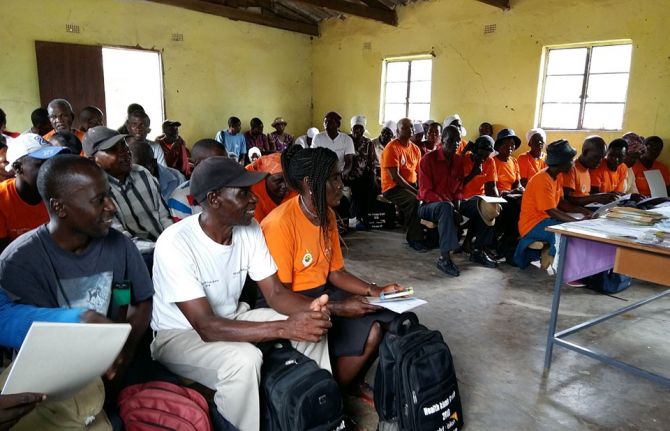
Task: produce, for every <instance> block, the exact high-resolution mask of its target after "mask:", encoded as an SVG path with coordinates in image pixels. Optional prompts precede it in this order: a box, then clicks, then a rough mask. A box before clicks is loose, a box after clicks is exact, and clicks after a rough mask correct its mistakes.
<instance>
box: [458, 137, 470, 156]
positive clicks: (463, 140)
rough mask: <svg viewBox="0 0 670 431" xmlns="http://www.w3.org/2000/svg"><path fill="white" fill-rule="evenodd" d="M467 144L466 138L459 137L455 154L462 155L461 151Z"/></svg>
mask: <svg viewBox="0 0 670 431" xmlns="http://www.w3.org/2000/svg"><path fill="white" fill-rule="evenodd" d="M467 146H468V140H467V139H465V138H462V139H461V143H460V144H458V148H456V154H460V155H463V151H465V147H467Z"/></svg>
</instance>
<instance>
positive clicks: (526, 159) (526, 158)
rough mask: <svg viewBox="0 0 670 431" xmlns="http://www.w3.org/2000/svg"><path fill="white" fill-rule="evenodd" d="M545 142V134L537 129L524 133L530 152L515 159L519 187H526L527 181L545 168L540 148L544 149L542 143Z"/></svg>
mask: <svg viewBox="0 0 670 431" xmlns="http://www.w3.org/2000/svg"><path fill="white" fill-rule="evenodd" d="M546 140H547V134H546V133H545V132H544V130H542V129H540V128H539V127H536V128H534V129H530V130H529V131H528V132H527V133H526V142H528V146H529V147H530V150H529V151H527V152H525V153H523V154H522V155H520V156H519V158H518V159H517V161H518V162H519V173H520V175H521V185H522V186H524V187H526V184H528V180H530V179H531V178H532V177H533V175H535V174H537V173H538V172H540V171H541V170H542V169H544V168H546V167H547V165H546V164H545V163H544V160H543V159H544V154H542V148H544V142H545V141H546Z"/></svg>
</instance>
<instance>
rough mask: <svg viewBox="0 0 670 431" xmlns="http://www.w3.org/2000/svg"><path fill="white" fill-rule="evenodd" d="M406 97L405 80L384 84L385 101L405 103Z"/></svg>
mask: <svg viewBox="0 0 670 431" xmlns="http://www.w3.org/2000/svg"><path fill="white" fill-rule="evenodd" d="M406 99H407V83H406V82H390V83H387V84H386V95H385V96H384V102H385V103H400V102H402V103H405V101H406Z"/></svg>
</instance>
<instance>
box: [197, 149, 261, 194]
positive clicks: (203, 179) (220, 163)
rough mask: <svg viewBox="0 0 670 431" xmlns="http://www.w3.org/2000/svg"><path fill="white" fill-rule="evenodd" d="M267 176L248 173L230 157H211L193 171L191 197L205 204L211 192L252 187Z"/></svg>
mask: <svg viewBox="0 0 670 431" xmlns="http://www.w3.org/2000/svg"><path fill="white" fill-rule="evenodd" d="M267 176H268V174H267V173H266V172H250V171H247V170H246V169H244V168H243V167H242V165H240V164H239V163H237V161H235V160H233V159H231V158H228V157H223V156H216V157H209V158H207V159H205V160H203V161H202V162H200V163H199V164H198V166H196V167H195V169H194V170H193V174H192V175H191V196H193V199H194V200H195V201H196V202H203V201H204V200H205V198H206V197H207V193H209V192H211V191H214V190H218V189H220V188H221V187H250V186H253V185H254V184H256V183H258V182H260V181H262V180H263V179H265V177H267Z"/></svg>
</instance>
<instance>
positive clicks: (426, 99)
mask: <svg viewBox="0 0 670 431" xmlns="http://www.w3.org/2000/svg"><path fill="white" fill-rule="evenodd" d="M409 101H410V103H430V82H425V81H424V82H412V83H411V84H410V86H409Z"/></svg>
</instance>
